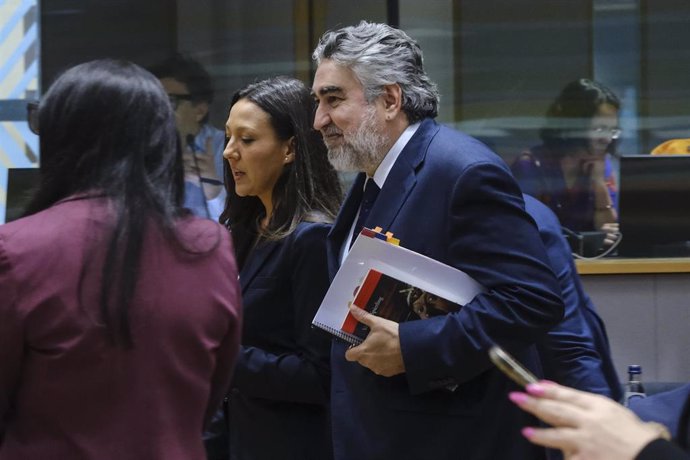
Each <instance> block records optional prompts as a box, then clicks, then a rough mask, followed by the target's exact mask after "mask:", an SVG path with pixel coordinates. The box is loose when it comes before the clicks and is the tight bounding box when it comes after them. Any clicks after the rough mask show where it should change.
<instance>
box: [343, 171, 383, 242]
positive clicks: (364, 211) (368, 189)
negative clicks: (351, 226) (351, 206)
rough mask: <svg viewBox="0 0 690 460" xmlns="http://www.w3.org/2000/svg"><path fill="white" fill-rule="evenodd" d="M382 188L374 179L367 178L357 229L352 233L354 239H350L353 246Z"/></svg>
mask: <svg viewBox="0 0 690 460" xmlns="http://www.w3.org/2000/svg"><path fill="white" fill-rule="evenodd" d="M380 190H381V189H380V188H379V186H378V185H376V182H374V179H371V178H368V179H367V182H366V183H365V184H364V194H363V195H362V203H361V204H360V205H359V216H358V217H357V224H356V225H355V230H354V232H353V233H352V241H350V246H352V243H354V242H355V240H356V239H357V235H359V232H361V231H362V228H363V227H364V222H366V220H367V216H368V215H369V211H371V208H372V207H374V202H375V201H376V197H377V196H378V195H379V191H380Z"/></svg>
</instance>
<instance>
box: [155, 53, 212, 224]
mask: <svg viewBox="0 0 690 460" xmlns="http://www.w3.org/2000/svg"><path fill="white" fill-rule="evenodd" d="M151 72H152V73H153V74H154V75H156V76H157V77H158V78H159V79H160V81H161V84H162V85H163V88H165V91H166V92H167V93H168V97H169V98H170V103H171V104H172V106H173V109H174V110H175V120H176V121H177V130H178V133H179V136H180V140H181V144H182V150H183V158H184V166H185V176H184V177H185V206H186V207H187V208H189V209H191V210H192V212H193V213H194V214H196V215H197V216H199V217H206V218H209V219H211V220H214V221H218V217H219V216H220V213H221V212H222V210H223V205H224V204H225V190H224V188H223V182H222V177H223V148H224V146H225V133H224V132H223V131H222V130H220V129H217V128H215V127H213V126H211V125H210V124H209V121H208V120H209V109H210V106H211V102H212V101H213V83H212V81H211V76H210V75H209V74H208V72H207V71H206V69H204V68H203V67H202V65H201V64H200V63H199V62H197V61H195V60H194V59H191V58H190V57H186V56H182V55H174V56H172V57H170V58H168V59H166V60H165V61H163V62H161V63H159V64H158V65H156V66H154V67H153V68H152V69H151Z"/></svg>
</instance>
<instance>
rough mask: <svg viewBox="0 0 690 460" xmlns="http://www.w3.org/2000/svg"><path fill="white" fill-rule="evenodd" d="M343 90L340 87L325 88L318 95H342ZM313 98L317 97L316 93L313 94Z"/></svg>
mask: <svg viewBox="0 0 690 460" xmlns="http://www.w3.org/2000/svg"><path fill="white" fill-rule="evenodd" d="M342 92H343V89H342V88H341V87H340V86H334V85H333V86H324V87H322V88H320V89H319V91H318V93H319V96H325V95H326V94H333V93H342ZM311 94H312V96H314V97H316V93H315V92H314V91H312V92H311Z"/></svg>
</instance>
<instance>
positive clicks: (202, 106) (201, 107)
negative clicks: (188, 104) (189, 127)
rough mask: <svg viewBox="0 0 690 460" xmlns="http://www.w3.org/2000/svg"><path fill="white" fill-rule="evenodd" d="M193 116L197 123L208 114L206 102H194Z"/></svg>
mask: <svg viewBox="0 0 690 460" xmlns="http://www.w3.org/2000/svg"><path fill="white" fill-rule="evenodd" d="M193 107H194V118H195V119H196V121H197V123H201V121H202V120H203V119H204V118H206V115H208V111H209V108H210V107H209V105H208V102H206V101H200V102H197V103H195V104H194V106H193Z"/></svg>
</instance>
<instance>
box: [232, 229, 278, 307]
mask: <svg viewBox="0 0 690 460" xmlns="http://www.w3.org/2000/svg"><path fill="white" fill-rule="evenodd" d="M276 248H278V241H269V242H265V243H262V244H260V245H259V246H257V247H256V248H254V250H253V251H252V253H251V254H250V255H249V257H247V262H246V263H245V264H244V267H242V270H241V271H240V286H241V288H242V294H244V293H245V291H246V289H247V287H248V286H249V285H250V284H251V282H252V280H253V279H254V277H256V275H257V273H259V270H260V269H261V267H263V266H264V264H265V263H266V261H267V260H268V259H269V257H270V255H271V254H272V253H273V251H275V250H276Z"/></svg>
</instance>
